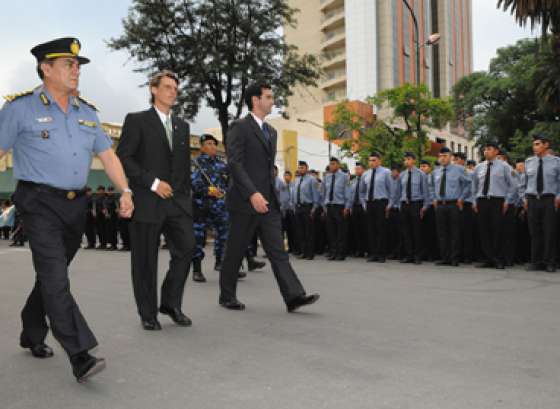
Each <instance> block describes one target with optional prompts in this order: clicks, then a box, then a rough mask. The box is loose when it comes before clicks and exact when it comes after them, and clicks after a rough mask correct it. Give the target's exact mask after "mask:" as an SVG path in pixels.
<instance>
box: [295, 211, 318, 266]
mask: <svg viewBox="0 0 560 409" xmlns="http://www.w3.org/2000/svg"><path fill="white" fill-rule="evenodd" d="M312 207H313V206H312V205H300V206H297V207H296V212H295V219H296V234H297V242H298V248H299V250H300V251H301V253H302V254H303V255H304V256H305V257H313V255H314V253H315V229H314V227H315V226H314V220H313V219H312V218H311V209H312Z"/></svg>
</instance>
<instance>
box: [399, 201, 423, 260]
mask: <svg viewBox="0 0 560 409" xmlns="http://www.w3.org/2000/svg"><path fill="white" fill-rule="evenodd" d="M421 209H422V201H415V202H410V203H407V202H402V203H401V226H402V229H403V240H404V251H405V257H406V258H407V259H417V260H421V259H422V254H423V248H424V247H423V245H422V220H421V218H420V210H421Z"/></svg>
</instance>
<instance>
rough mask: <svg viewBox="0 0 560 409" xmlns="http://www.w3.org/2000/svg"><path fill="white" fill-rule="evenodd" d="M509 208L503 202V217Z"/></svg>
mask: <svg viewBox="0 0 560 409" xmlns="http://www.w3.org/2000/svg"><path fill="white" fill-rule="evenodd" d="M508 208H509V204H508V203H507V202H504V204H503V205H502V216H505V214H506V213H507V211H508Z"/></svg>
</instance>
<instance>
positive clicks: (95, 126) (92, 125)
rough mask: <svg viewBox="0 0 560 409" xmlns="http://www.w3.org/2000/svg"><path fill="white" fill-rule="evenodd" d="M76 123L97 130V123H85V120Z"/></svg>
mask: <svg viewBox="0 0 560 409" xmlns="http://www.w3.org/2000/svg"><path fill="white" fill-rule="evenodd" d="M78 123H79V124H80V125H84V126H87V127H89V128H97V122H95V121H86V120H85V119H79V120H78Z"/></svg>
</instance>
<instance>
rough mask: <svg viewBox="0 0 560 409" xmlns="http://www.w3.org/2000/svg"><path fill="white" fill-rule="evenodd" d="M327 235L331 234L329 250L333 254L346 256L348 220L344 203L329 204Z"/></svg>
mask: <svg viewBox="0 0 560 409" xmlns="http://www.w3.org/2000/svg"><path fill="white" fill-rule="evenodd" d="M326 224H327V235H328V236H329V252H330V254H331V255H333V256H339V257H345V256H346V238H347V236H348V222H347V220H346V218H345V217H344V205H338V204H329V205H327V223H326Z"/></svg>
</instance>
